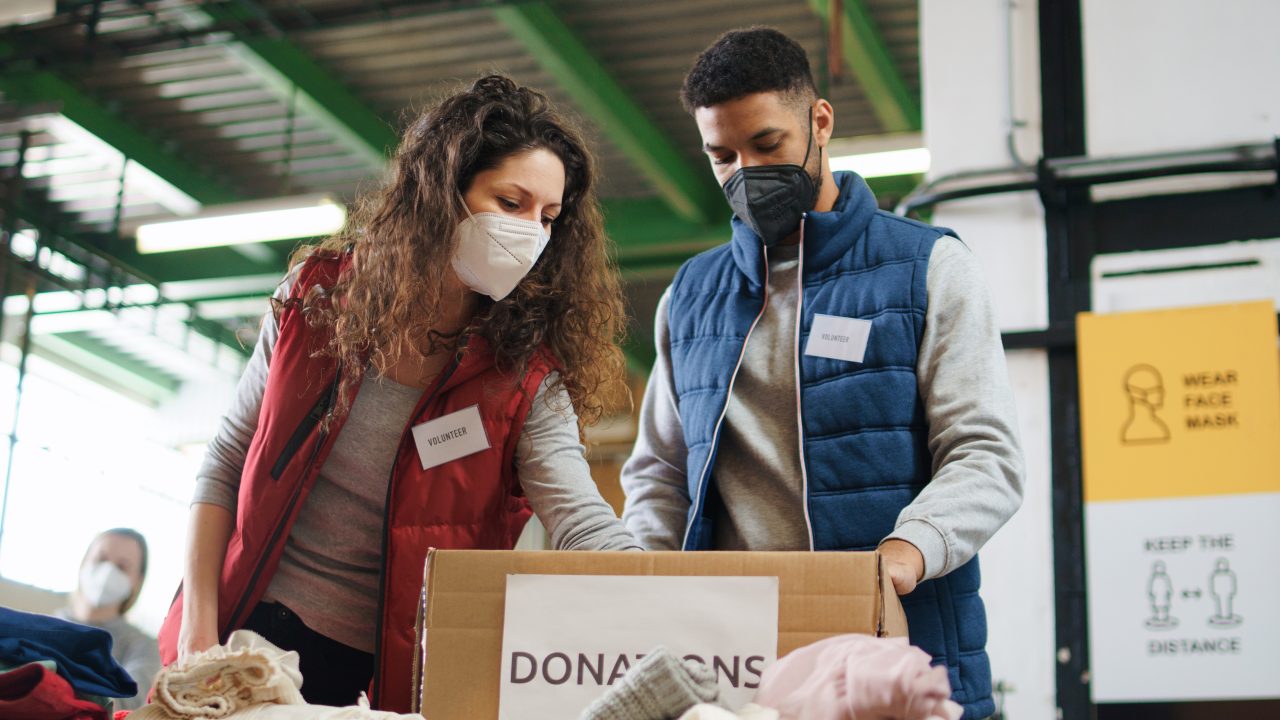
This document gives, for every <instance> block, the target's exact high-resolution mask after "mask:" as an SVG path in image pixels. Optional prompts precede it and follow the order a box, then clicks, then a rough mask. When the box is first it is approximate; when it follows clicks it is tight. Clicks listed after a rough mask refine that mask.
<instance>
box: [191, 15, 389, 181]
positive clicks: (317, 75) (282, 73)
mask: <svg viewBox="0 0 1280 720" xmlns="http://www.w3.org/2000/svg"><path fill="white" fill-rule="evenodd" d="M191 12H193V13H195V14H197V15H201V16H204V17H205V18H207V19H208V20H209V21H210V22H212V23H216V24H227V23H245V22H252V21H254V20H256V19H257V16H256V15H254V14H253V13H251V12H249V11H247V10H246V9H244V8H243V7H242V6H240V5H236V4H228V3H223V4H207V5H204V6H203V7H202V8H201V9H200V10H193V11H191ZM227 49H228V50H229V51H230V52H231V53H232V54H234V55H235V56H236V57H237V58H238V59H239V60H241V61H242V62H244V63H245V64H246V65H248V66H249V67H251V68H252V69H253V71H254V72H255V73H256V74H257V75H258V76H259V78H260V79H261V80H263V81H264V82H265V83H266V84H267V85H268V87H269V88H270V89H271V90H272V92H274V93H275V94H276V96H277V97H278V98H279V99H280V100H281V101H282V102H284V103H285V104H286V105H287V104H288V103H289V102H290V101H291V99H292V100H296V102H297V106H296V109H297V112H298V113H299V114H300V115H306V116H307V117H310V118H312V119H314V120H315V121H316V122H317V123H319V124H320V126H321V127H323V128H324V129H325V130H327V131H328V132H329V133H331V134H333V135H334V136H335V137H336V138H337V139H338V140H339V142H341V143H342V144H343V145H344V146H346V147H347V148H348V149H350V150H351V151H352V152H354V153H356V154H357V155H359V156H361V157H362V158H363V159H364V160H365V161H366V162H368V163H369V164H370V165H373V166H374V167H381V166H382V165H384V164H385V163H386V162H387V157H388V155H389V153H390V152H391V151H393V150H394V149H395V147H396V145H397V144H398V142H399V138H398V137H397V135H396V133H395V131H394V130H393V129H392V128H391V126H390V125H388V124H387V122H386V121H384V120H383V119H382V118H381V117H379V116H378V114H377V113H375V112H374V111H373V110H371V109H369V107H368V106H367V105H365V103H364V102H362V101H361V100H360V99H359V98H357V97H356V96H355V95H354V94H353V93H352V92H351V91H350V90H348V89H347V88H346V87H345V86H344V85H343V84H342V83H341V82H339V81H338V79H337V78H335V77H333V75H332V74H330V73H329V72H328V71H327V70H325V69H324V68H322V67H320V65H319V64H317V63H316V61H315V60H313V59H311V57H310V56H309V55H308V54H307V53H306V52H304V51H303V50H301V49H300V48H298V47H297V46H296V45H294V44H293V43H292V42H290V41H289V40H288V39H286V38H284V37H260V36H250V35H248V34H243V33H242V34H241V35H240V36H239V37H237V42H233V43H230V44H229V45H228V46H227ZM295 91H296V93H297V95H296V96H294V92H295Z"/></svg>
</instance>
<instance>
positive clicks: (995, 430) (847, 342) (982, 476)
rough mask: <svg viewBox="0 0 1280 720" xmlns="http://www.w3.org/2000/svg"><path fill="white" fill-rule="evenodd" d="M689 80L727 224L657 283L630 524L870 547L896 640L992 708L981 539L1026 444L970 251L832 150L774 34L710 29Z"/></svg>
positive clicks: (697, 546) (826, 115)
mask: <svg viewBox="0 0 1280 720" xmlns="http://www.w3.org/2000/svg"><path fill="white" fill-rule="evenodd" d="M681 97H682V100H683V102H684V105H685V108H686V109H687V110H688V111H689V112H690V113H691V114H692V115H693V116H694V119H695V120H696V122H697V124H698V130H699V131H700V132H701V135H702V140H703V149H704V150H705V152H706V154H707V156H708V158H709V159H710V161H711V165H712V170H713V171H714V172H715V175H716V178H717V179H718V180H719V182H720V183H721V184H722V186H723V188H724V192H725V195H726V197H727V198H728V200H729V205H730V206H731V207H732V209H733V213H734V216H735V217H734V219H733V221H732V224H733V239H732V242H730V243H729V244H727V245H723V246H720V247H717V248H715V249H712V250H709V251H707V252H705V253H702V254H701V255H698V256H697V257H695V258H693V259H692V260H690V261H689V262H687V263H685V265H684V267H682V268H681V269H680V271H679V272H678V273H677V274H676V277H675V279H674V280H673V281H672V283H671V287H670V288H668V290H667V292H666V293H665V294H664V296H663V298H662V300H661V302H660V303H659V305H658V311H657V319H656V342H657V349H658V360H657V362H656V364H655V366H654V370H653V374H652V375H651V376H650V377H649V386H648V390H647V392H646V394H645V398H644V403H643V406H642V408H641V422H640V437H639V440H638V441H637V443H636V447H635V451H634V453H633V454H632V456H631V458H630V460H629V461H628V462H627V464H626V466H625V468H624V469H623V472H622V484H623V488H624V490H625V491H626V494H627V505H626V511H625V513H624V515H623V520H624V522H625V524H626V526H627V528H628V529H629V530H630V531H631V532H632V533H633V534H634V535H635V537H636V538H637V539H638V540H639V541H640V542H641V543H642V544H643V545H645V546H646V547H648V548H650V549H678V548H683V549H685V550H711V549H721V550H873V549H876V548H878V549H879V550H880V552H881V553H882V554H883V555H884V557H885V558H886V559H887V564H888V569H889V572H890V574H891V575H892V579H893V583H894V586H895V588H896V589H897V591H898V593H899V594H900V595H903V596H904V597H903V598H902V603H903V606H904V607H905V608H906V612H907V617H908V620H909V622H910V626H911V641H912V643H914V644H916V645H918V646H920V647H922V648H923V649H925V650H926V651H928V652H929V653H930V654H932V655H933V657H934V661H935V662H936V663H945V664H946V666H947V668H948V671H949V675H950V678H951V684H952V688H953V689H954V696H953V697H954V699H955V700H956V701H957V702H959V703H960V704H962V705H963V706H964V708H965V717H968V718H978V717H985V716H987V715H990V714H992V713H993V712H994V709H995V708H994V705H993V703H992V700H991V670H990V664H989V661H988V659H987V655H986V650H985V645H986V635H987V631H986V614H985V610H984V608H983V605H982V600H981V598H980V597H979V596H978V585H979V577H978V560H977V557H976V555H977V552H978V549H979V548H980V547H981V546H982V545H983V544H984V543H985V542H986V541H987V539H989V538H990V537H991V535H992V534H993V533H995V531H996V530H997V529H999V528H1000V526H1001V525H1003V524H1004V522H1005V521H1006V520H1008V519H1009V517H1010V516H1011V515H1012V514H1013V513H1014V511H1015V510H1017V508H1018V506H1019V504H1020V503H1021V499H1022V485H1023V463H1022V457H1021V451H1020V448H1019V445H1018V438H1017V433H1016V430H1015V426H1016V418H1015V413H1014V404H1013V398H1012V393H1011V391H1010V388H1009V381H1008V375H1007V371H1006V368H1005V360H1004V352H1003V349H1002V347H1001V343H1000V335H999V331H998V329H997V327H996V323H995V315H994V312H993V309H992V306H991V301H990V299H989V296H988V294H987V290H986V287H985V284H984V282H983V280H982V276H981V272H980V269H979V267H978V262H977V260H976V259H975V258H974V257H973V255H972V254H971V253H970V252H969V250H968V249H967V248H966V247H965V245H963V244H962V243H961V242H960V241H959V239H957V238H956V237H955V236H954V234H953V233H952V232H951V231H950V230H946V229H944V228H936V227H931V226H929V225H925V224H922V223H918V222H914V221H911V220H907V219H904V218H901V217H897V216H895V215H892V214H889V213H885V212H881V211H879V210H878V209H877V206H876V201H875V197H874V196H873V195H872V193H871V191H870V189H868V187H867V185H866V183H865V182H864V181H863V180H862V178H861V177H859V176H857V175H855V174H853V173H843V172H842V173H839V174H833V173H832V172H831V168H830V164H829V158H828V157H827V154H826V153H825V152H824V149H825V148H826V146H827V143H828V142H829V141H830V139H831V135H832V130H833V126H834V122H835V116H834V111H833V109H832V107H831V103H829V102H828V101H826V100H823V99H820V98H818V96H817V91H816V88H815V85H814V82H813V77H812V75H811V74H810V71H809V61H808V58H807V57H806V55H805V52H804V50H803V49H802V48H801V47H800V46H799V45H798V44H797V43H796V42H795V41H793V40H791V39H790V38H788V37H786V36H785V35H783V34H781V33H779V32H777V31H775V30H771V29H766V28H752V29H749V30H739V31H733V32H730V33H727V34H725V35H724V36H723V37H721V38H720V39H719V40H717V41H716V42H715V43H714V44H713V45H712V46H711V47H709V48H707V49H706V50H705V51H704V52H703V53H702V54H701V55H700V56H699V57H698V58H697V60H696V61H695V63H694V65H693V68H692V69H691V70H690V71H689V74H688V75H687V76H686V78H685V81H684V87H683V89H682V91H681Z"/></svg>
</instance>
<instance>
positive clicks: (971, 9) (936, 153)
mask: <svg viewBox="0 0 1280 720" xmlns="http://www.w3.org/2000/svg"><path fill="white" fill-rule="evenodd" d="M1008 7H1009V5H1008V2H1007V0H966V1H965V2H955V0H923V2H922V3H921V42H920V45H921V63H922V65H921V67H922V74H923V83H924V84H923V89H922V92H923V102H924V124H925V127H924V135H925V142H926V144H927V145H928V147H929V150H930V152H931V153H932V155H933V169H932V172H931V173H930V174H931V176H933V177H937V176H939V175H943V174H947V173H951V172H955V171H962V170H973V169H980V168H992V167H1004V166H1008V165H1010V164H1011V163H1012V158H1011V156H1010V154H1009V151H1008V149H1007V142H1006V133H1007V131H1008V128H1009V121H1010V109H1009V93H1008V76H1009V71H1008V58H1007V51H1006V48H1007V45H1008V43H1007V41H1006V33H1007V30H1006V22H1007V19H1006V12H1007V9H1008ZM1037 22H1038V21H1037V18H1036V12H1035V3H1034V2H1032V1H1031V0H1018V2H1017V5H1016V7H1015V9H1014V11H1013V37H1014V43H1013V57H1014V72H1013V84H1014V93H1013V115H1014V116H1016V117H1017V118H1018V119H1019V120H1022V121H1025V123H1026V125H1025V127H1023V128H1021V129H1019V130H1018V132H1017V134H1016V139H1017V146H1018V150H1019V154H1020V155H1021V157H1022V158H1023V159H1024V160H1026V161H1029V162H1034V161H1035V159H1036V158H1037V157H1038V156H1039V154H1040V123H1039V108H1040V94H1039V80H1040V78H1039V59H1038V58H1039V45H1038V41H1037V37H1038V28H1037ZM933 220H934V222H936V223H938V224H941V225H946V226H949V227H951V228H954V229H955V230H957V231H958V232H959V234H960V236H961V237H962V238H964V240H965V242H966V243H967V244H968V245H969V247H971V248H972V249H973V251H974V252H975V253H976V254H977V255H978V257H979V258H980V259H981V261H982V264H983V268H984V270H985V272H986V275H987V280H988V284H989V286H990V289H991V294H992V297H993V298H994V300H995V302H996V307H997V310H998V312H999V317H1000V325H1001V328H1002V329H1004V330H1014V329H1031V328H1041V327H1044V325H1045V323H1046V321H1047V318H1048V309H1047V308H1048V304H1047V299H1046V293H1045V287H1046V274H1045V251H1044V215H1043V212H1042V210H1041V207H1040V202H1039V200H1038V199H1037V198H1036V196H1035V195H1033V194H1031V193H1023V194H1019V195H1004V196H996V197H990V198H983V199H973V200H966V201H960V202H956V203H948V204H946V205H943V206H940V207H939V208H938V209H937V211H936V212H935V213H934V217H933ZM1008 359H1009V376H1010V380H1011V382H1012V384H1013V390H1014V395H1015V397H1016V399H1017V403H1018V413H1019V420H1020V424H1021V434H1022V442H1023V451H1024V454H1025V456H1026V461H1027V489H1026V496H1025V499H1024V501H1023V506H1022V509H1021V510H1020V511H1019V512H1018V514H1017V515H1015V516H1014V518H1013V519H1012V520H1011V521H1010V522H1009V524H1008V525H1006V526H1005V528H1004V529H1003V530H1001V531H1000V532H999V533H998V534H997V535H996V536H995V538H993V539H992V540H991V542H990V543H988V544H987V546H986V548H984V549H983V551H982V555H981V557H982V563H983V565H982V573H983V598H984V599H985V600H986V603H987V617H988V621H989V626H990V640H989V642H988V646H987V647H988V650H989V652H990V654H991V663H992V672H993V676H994V678H995V679H996V680H997V681H1003V682H1004V683H1006V684H1008V685H1010V686H1012V691H1011V692H1010V693H1009V694H1008V695H1007V697H1006V703H1005V707H1004V710H1005V713H1006V717H1007V718H1012V719H1013V720H1051V719H1052V718H1055V717H1056V705H1055V698H1054V694H1055V690H1054V688H1055V685H1054V667H1053V657H1054V615H1053V613H1054V604H1053V555H1052V547H1053V546H1052V536H1051V528H1052V522H1051V513H1050V505H1049V498H1050V493H1049V467H1050V465H1049V430H1048V424H1049V391H1048V362H1047V357H1046V355H1045V353H1044V352H1043V351H1033V350H1025V351H1018V352H1012V353H1009V356H1008Z"/></svg>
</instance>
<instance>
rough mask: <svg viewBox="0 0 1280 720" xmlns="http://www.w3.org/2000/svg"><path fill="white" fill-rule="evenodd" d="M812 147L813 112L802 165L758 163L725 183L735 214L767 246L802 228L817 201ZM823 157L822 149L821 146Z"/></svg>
mask: <svg viewBox="0 0 1280 720" xmlns="http://www.w3.org/2000/svg"><path fill="white" fill-rule="evenodd" d="M812 149H813V111H812V109H810V111H809V141H808V144H807V145H806V147H805V151H804V161H803V162H802V163H801V164H800V165H792V164H789V163H787V164H779V165H757V166H756V167H744V168H738V171H737V172H735V173H734V174H733V175H731V176H729V179H728V180H727V181H726V182H725V184H724V196H725V197H726V198H728V200H729V207H731V208H733V214H734V215H736V216H738V219H739V220H741V221H742V222H744V223H746V224H747V226H748V227H750V228H751V229H752V230H754V231H755V233H756V235H759V236H760V239H761V240H762V241H763V242H764V244H765V246H766V247H773V246H774V245H777V244H778V243H780V242H782V241H783V240H785V239H786V238H787V236H789V235H790V234H791V233H793V232H795V231H796V228H798V227H800V219H801V218H802V217H803V216H804V214H805V213H807V212H809V211H810V210H812V209H813V206H814V205H815V204H817V202H818V188H817V183H815V182H814V179H813V177H812V176H811V175H809V171H808V170H807V169H806V168H807V167H808V165H809V152H810V150H812ZM818 157H819V158H821V157H822V148H818Z"/></svg>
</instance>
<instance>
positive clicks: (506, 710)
mask: <svg viewBox="0 0 1280 720" xmlns="http://www.w3.org/2000/svg"><path fill="white" fill-rule="evenodd" d="M658 646H662V647H665V648H667V649H668V650H670V651H671V652H672V653H674V654H676V655H677V656H679V657H685V658H690V657H691V658H695V659H699V660H702V661H703V662H705V663H706V664H707V665H708V666H709V667H712V668H713V669H714V670H715V671H716V674H717V676H718V677H719V681H720V692H721V698H722V700H724V702H725V704H726V705H728V706H729V707H741V706H742V705H744V704H746V703H748V702H750V701H751V699H752V697H754V696H755V691H756V688H757V687H759V683H760V676H761V673H763V672H764V669H765V667H767V666H768V665H769V664H771V663H772V662H773V661H774V660H775V659H776V657H777V651H778V578H776V577H674V576H652V575H639V576H615V575H510V576H508V577H507V598H506V613H505V618H504V621H503V631H502V685H501V695H500V697H499V703H498V708H499V709H498V717H499V718H502V719H503V720H517V719H518V720H544V719H545V720H564V718H576V717H578V715H579V714H580V713H581V712H582V710H583V709H585V708H586V707H587V706H588V705H590V704H591V703H592V701H594V700H595V699H596V698H598V697H600V696H601V695H603V694H604V693H605V692H606V691H607V690H608V689H609V686H610V685H612V684H614V683H616V682H617V681H618V680H619V679H620V678H621V677H622V676H624V675H626V673H627V671H628V670H629V669H630V668H631V667H633V666H634V665H635V664H636V663H637V662H638V661H639V660H640V659H641V658H643V657H644V655H645V654H647V653H648V652H650V651H651V650H653V649H654V648H656V647H658Z"/></svg>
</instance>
